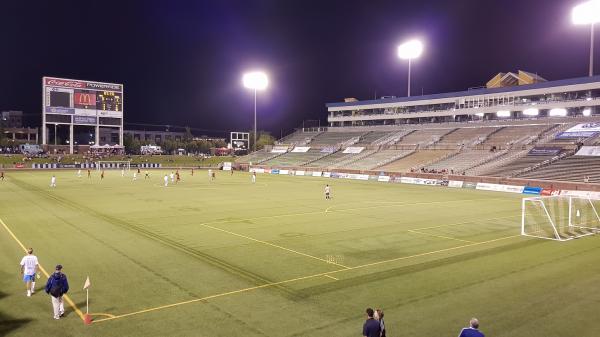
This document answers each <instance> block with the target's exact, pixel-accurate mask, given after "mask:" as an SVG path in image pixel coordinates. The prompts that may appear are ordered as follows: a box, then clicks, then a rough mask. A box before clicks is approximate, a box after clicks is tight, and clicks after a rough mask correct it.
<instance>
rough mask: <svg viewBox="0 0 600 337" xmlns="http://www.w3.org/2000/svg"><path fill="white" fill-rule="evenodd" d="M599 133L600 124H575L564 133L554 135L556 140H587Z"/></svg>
mask: <svg viewBox="0 0 600 337" xmlns="http://www.w3.org/2000/svg"><path fill="white" fill-rule="evenodd" d="M599 133H600V123H581V124H577V125H575V126H573V127H571V128H569V129H567V130H566V131H564V132H561V133H559V134H558V135H556V138H557V139H564V138H587V137H594V136H596V135H598V134H599Z"/></svg>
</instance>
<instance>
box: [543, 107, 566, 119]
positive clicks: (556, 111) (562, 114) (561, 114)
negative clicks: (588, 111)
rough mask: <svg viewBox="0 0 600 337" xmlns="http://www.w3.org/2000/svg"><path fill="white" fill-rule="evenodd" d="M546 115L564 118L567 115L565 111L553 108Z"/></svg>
mask: <svg viewBox="0 0 600 337" xmlns="http://www.w3.org/2000/svg"><path fill="white" fill-rule="evenodd" d="M548 115H550V116H552V117H565V116H566V115H567V109H563V108H555V109H552V110H550V112H548Z"/></svg>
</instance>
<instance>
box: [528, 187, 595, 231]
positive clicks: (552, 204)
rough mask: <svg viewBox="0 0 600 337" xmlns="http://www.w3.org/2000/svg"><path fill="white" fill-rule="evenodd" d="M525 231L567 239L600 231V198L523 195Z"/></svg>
mask: <svg viewBox="0 0 600 337" xmlns="http://www.w3.org/2000/svg"><path fill="white" fill-rule="evenodd" d="M521 208H522V210H521V212H522V217H521V234H522V235H526V236H532V237H536V238H542V239H549V240H557V241H567V240H571V239H576V238H580V237H583V236H587V235H593V234H597V233H600V216H599V215H598V211H599V210H600V200H596V199H591V198H587V197H580V196H547V197H534V198H523V201H522V206H521Z"/></svg>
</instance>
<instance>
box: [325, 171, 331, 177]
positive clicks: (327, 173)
mask: <svg viewBox="0 0 600 337" xmlns="http://www.w3.org/2000/svg"><path fill="white" fill-rule="evenodd" d="M323 177H325V178H331V172H323Z"/></svg>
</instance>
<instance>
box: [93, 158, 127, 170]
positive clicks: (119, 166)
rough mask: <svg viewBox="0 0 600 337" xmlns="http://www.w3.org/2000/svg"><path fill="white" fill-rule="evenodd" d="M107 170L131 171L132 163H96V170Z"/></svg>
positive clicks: (107, 161) (108, 161) (111, 161)
mask: <svg viewBox="0 0 600 337" xmlns="http://www.w3.org/2000/svg"><path fill="white" fill-rule="evenodd" d="M107 169H125V170H128V171H129V170H130V169H131V161H130V160H106V161H97V162H96V170H107Z"/></svg>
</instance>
